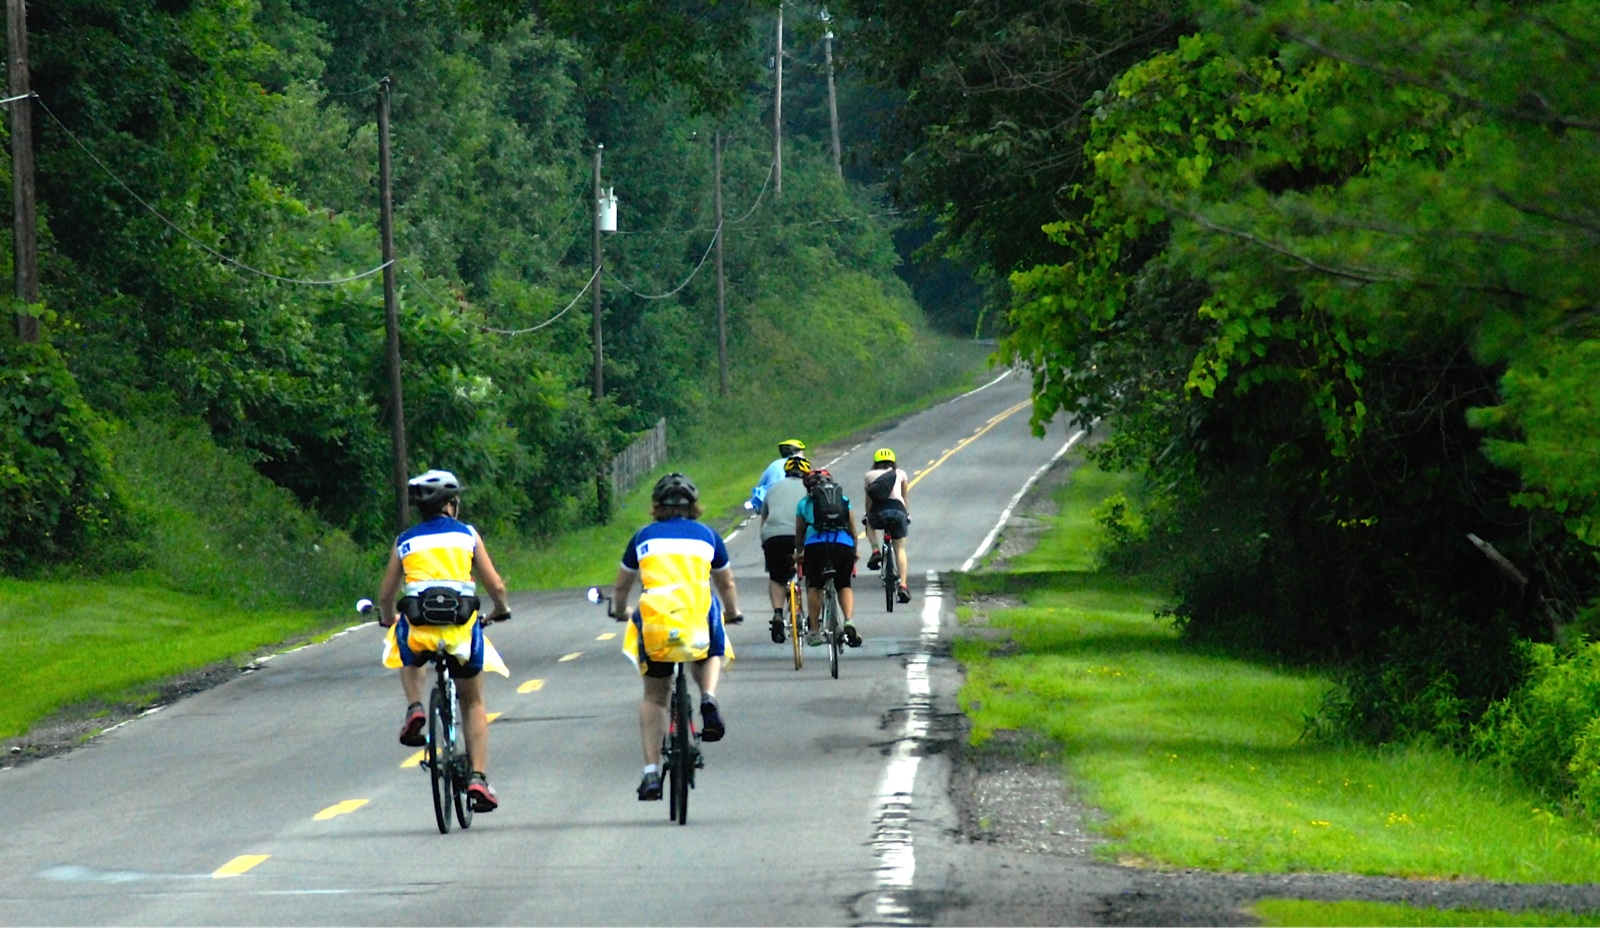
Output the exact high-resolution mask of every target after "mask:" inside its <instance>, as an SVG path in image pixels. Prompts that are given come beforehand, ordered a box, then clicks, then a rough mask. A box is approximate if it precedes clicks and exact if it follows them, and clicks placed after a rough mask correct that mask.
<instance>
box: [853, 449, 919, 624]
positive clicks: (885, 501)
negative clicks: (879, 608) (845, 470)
mask: <svg viewBox="0 0 1600 928" xmlns="http://www.w3.org/2000/svg"><path fill="white" fill-rule="evenodd" d="M863 485H864V487H865V489H866V491H867V515H866V517H865V518H863V519H862V520H861V523H862V524H863V525H864V526H866V529H867V545H868V547H870V548H871V550H872V556H871V557H870V558H868V559H867V569H868V570H877V569H878V568H879V567H881V566H883V555H882V554H880V553H879V551H878V530H879V529H882V530H883V533H884V534H885V535H887V536H889V541H890V543H891V544H893V545H894V559H895V563H896V564H897V565H898V566H899V568H900V590H899V592H898V594H897V595H896V596H895V598H896V599H898V600H899V601H900V602H903V603H909V602H911V588H910V587H908V586H906V578H907V577H909V576H910V574H908V573H906V535H908V534H910V532H911V511H910V509H908V508H907V506H906V496H907V494H909V493H910V492H911V486H910V482H909V481H908V480H906V472H905V471H903V470H901V469H900V468H899V467H898V466H896V463H895V459H894V449H892V448H879V449H878V450H877V451H874V452H873V453H872V469H871V470H869V471H867V475H866V477H865V478H864V480H863Z"/></svg>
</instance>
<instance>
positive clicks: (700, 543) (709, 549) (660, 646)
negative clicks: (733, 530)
mask: <svg viewBox="0 0 1600 928" xmlns="http://www.w3.org/2000/svg"><path fill="white" fill-rule="evenodd" d="M622 566H623V568H624V569H626V570H631V571H637V572H638V574H639V583H640V586H641V588H642V592H641V593H640V595H639V607H638V609H636V610H634V613H633V616H632V621H630V622H629V623H628V630H627V634H626V635H625V636H624V637H623V642H622V651H623V653H624V654H626V655H627V656H628V659H629V660H632V661H633V662H634V663H635V664H637V665H639V669H640V672H641V673H643V672H644V670H645V664H646V663H647V662H649V661H658V662H666V663H678V662H682V661H697V660H703V659H705V658H707V657H725V658H727V659H728V660H730V661H731V660H732V659H733V649H732V648H731V647H730V646H729V645H728V640H727V635H726V634H724V632H723V627H722V601H721V600H719V599H718V598H717V597H716V596H715V595H713V593H712V589H711V571H713V570H720V569H722V568H723V567H726V566H728V549H727V546H726V545H724V544H723V542H722V536H721V535H718V534H717V533H716V531H714V530H713V529H711V528H709V527H708V526H706V525H703V524H701V523H699V522H696V521H694V520H693V519H666V520H663V521H661V522H652V523H650V524H649V525H646V526H645V527H644V528H642V529H640V530H639V531H638V532H636V533H635V534H634V536H633V538H632V539H630V540H629V541H628V546H627V547H626V548H624V549H623V552H622Z"/></svg>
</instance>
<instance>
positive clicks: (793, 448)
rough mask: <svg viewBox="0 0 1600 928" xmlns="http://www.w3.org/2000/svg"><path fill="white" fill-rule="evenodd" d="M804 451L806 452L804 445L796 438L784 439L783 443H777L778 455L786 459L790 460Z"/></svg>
mask: <svg viewBox="0 0 1600 928" xmlns="http://www.w3.org/2000/svg"><path fill="white" fill-rule="evenodd" d="M804 450H806V443H805V442H803V441H801V440H800V439H798V438H785V439H784V440H783V441H780V442H778V454H780V455H782V456H784V457H786V458H792V457H794V456H795V455H797V454H799V453H800V452H802V451H804Z"/></svg>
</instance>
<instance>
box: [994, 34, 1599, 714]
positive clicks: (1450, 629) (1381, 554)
mask: <svg viewBox="0 0 1600 928" xmlns="http://www.w3.org/2000/svg"><path fill="white" fill-rule="evenodd" d="M1535 6H1537V7H1539V9H1538V10H1537V11H1534V10H1532V9H1530V8H1529V7H1527V6H1525V5H1517V6H1512V5H1504V6H1502V5H1495V4H1479V5H1472V6H1470V7H1468V6H1462V7H1459V8H1458V7H1454V6H1451V5H1442V6H1440V7H1437V8H1430V10H1429V11H1428V12H1427V13H1425V14H1424V13H1420V12H1417V11H1415V10H1412V9H1411V8H1409V7H1407V8H1404V9H1405V12H1404V15H1401V13H1400V11H1401V9H1402V7H1400V6H1399V5H1393V6H1391V5H1386V4H1363V5H1361V6H1359V7H1345V6H1339V7H1337V8H1335V7H1333V6H1329V5H1321V4H1303V5H1302V4H1292V3H1286V4H1281V5H1273V6H1271V7H1269V8H1268V10H1267V11H1266V12H1265V13H1263V12H1262V11H1261V10H1260V8H1258V7H1249V8H1246V12H1245V13H1242V14H1241V15H1240V17H1239V18H1231V17H1227V16H1219V17H1217V18H1216V19H1215V22H1214V25H1215V27H1216V28H1217V29H1218V30H1219V31H1218V32H1214V33H1209V34H1202V35H1199V36H1195V37H1192V38H1189V39H1186V40H1184V41H1183V42H1182V43H1181V44H1180V47H1179V49H1178V50H1177V51H1175V52H1171V53H1167V54H1162V55H1158V56H1156V57H1154V58H1152V59H1150V60H1149V61H1147V62H1144V63H1142V64H1140V65H1138V66H1136V67H1134V68H1131V69H1130V70H1129V71H1128V72H1127V73H1126V74H1125V75H1124V76H1122V77H1121V78H1120V79H1119V80H1118V81H1117V82H1116V84H1115V85H1114V86H1113V87H1112V88H1111V89H1110V90H1108V91H1107V93H1106V94H1105V95H1104V96H1103V97H1102V98H1101V101H1100V106H1099V108H1098V110H1097V113H1096V117H1095V123H1094V127H1093V130H1092V135H1091V138H1090V145H1089V154H1090V156H1091V157H1092V162H1093V164H1094V169H1095V172H1094V176H1093V179H1092V180H1091V181H1090V182H1088V183H1085V184H1083V185H1082V186H1081V187H1080V188H1078V189H1077V190H1076V191H1075V197H1076V200H1077V202H1078V203H1079V204H1080V205H1079V207H1078V213H1077V214H1076V215H1075V214H1073V213H1071V212H1069V213H1068V215H1069V216H1072V217H1073V218H1070V219H1068V220H1067V221H1064V222H1061V223H1057V224H1055V225H1052V226H1051V227H1050V232H1051V236H1052V238H1053V239H1054V240H1055V241H1056V242H1057V244H1059V245H1062V246H1064V249H1065V250H1064V253H1063V258H1062V259H1061V260H1060V262H1059V263H1057V262H1051V263H1048V264H1042V265H1040V266H1038V267H1036V268H1034V269H1032V270H1030V271H1028V272H1026V273H1023V274H1019V275H1017V276H1016V277H1014V279H1013V286H1014V287H1015V288H1016V290H1017V306H1016V308H1015V310H1014V311H1013V313H1012V321H1013V323H1014V324H1015V325H1016V327H1017V328H1016V331H1015V333H1014V334H1013V335H1012V336H1011V338H1010V339H1009V340H1008V341H1007V343H1006V345H1005V351H1006V352H1007V353H1008V354H1012V355H1014V356H1017V357H1020V358H1022V359H1024V360H1028V361H1030V362H1031V363H1032V364H1033V365H1034V369H1035V377H1036V384H1037V386H1038V392H1039V399H1038V406H1037V409H1036V415H1037V416H1038V417H1039V418H1041V419H1044V418H1048V417H1050V416H1051V415H1053V414H1054V413H1056V412H1057V411H1060V410H1069V411H1072V412H1075V413H1077V414H1078V415H1080V416H1085V417H1087V416H1098V415H1110V416H1112V417H1113V421H1114V422H1115V423H1116V426H1115V429H1116V431H1117V432H1118V433H1119V434H1117V435H1116V436H1115V437H1114V438H1113V440H1112V442H1111V443H1110V444H1109V445H1108V446H1107V452H1106V453H1107V455H1108V456H1109V457H1110V458H1111V459H1113V460H1118V461H1121V462H1123V463H1125V464H1130V465H1133V466H1136V467H1139V468H1141V469H1143V470H1145V471H1146V472H1147V473H1148V474H1149V475H1150V476H1151V477H1152V478H1153V479H1152V486H1154V487H1158V488H1160V491H1159V492H1158V493H1157V495H1156V496H1155V497H1154V499H1153V505H1154V506H1155V507H1156V517H1155V520H1154V521H1155V524H1156V525H1157V526H1158V528H1159V529H1160V530H1161V531H1160V534H1159V535H1158V541H1159V543H1160V544H1161V545H1164V546H1165V551H1166V557H1167V558H1169V559H1170V563H1171V564H1172V566H1173V567H1174V568H1175V574H1176V576H1177V577H1178V579H1179V581H1180V584H1179V588H1180V593H1181V596H1182V603H1181V604H1180V606H1179V614H1180V616H1182V617H1183V619H1184V620H1185V622H1186V623H1187V628H1188V629H1189V631H1190V632H1191V633H1194V634H1199V635H1210V636H1213V637H1226V638H1231V639H1233V640H1236V641H1250V642H1258V643H1265V644H1267V645H1268V646H1270V647H1274V648H1276V649H1280V650H1286V651H1291V652H1294V653H1299V654H1307V655H1314V656H1319V657H1326V656H1328V655H1330V654H1343V655H1347V656H1354V657H1358V658H1365V659H1372V660H1377V661H1380V662H1383V663H1384V665H1385V667H1386V669H1385V670H1383V671H1382V672H1380V673H1378V674H1375V675H1374V676H1373V677H1372V678H1370V679H1372V680H1376V681H1380V682H1379V683H1378V685H1376V686H1370V685H1366V684H1363V686H1365V689H1364V690H1360V692H1359V694H1358V695H1359V698H1358V699H1357V700H1355V702H1354V703H1353V704H1352V705H1351V706H1350V707H1349V712H1350V716H1351V720H1352V721H1355V722H1358V723H1360V724H1362V725H1365V726H1367V727H1368V728H1369V733H1373V734H1376V735H1378V736H1386V735H1393V734H1395V733H1397V732H1404V731H1407V730H1413V731H1414V730H1419V729H1428V728H1438V729H1441V730H1446V731H1455V732H1457V733H1460V732H1461V731H1462V724H1463V723H1462V719H1463V716H1462V715H1461V713H1469V714H1470V712H1471V710H1472V708H1473V707H1474V706H1477V707H1481V706H1482V705H1483V704H1484V702H1485V701H1486V700H1487V699H1489V698H1491V697H1494V696H1497V695H1500V694H1502V693H1503V692H1505V690H1506V688H1507V687H1509V686H1510V684H1511V682H1512V680H1513V679H1514V677H1515V667H1514V663H1515V662H1514V660H1513V658H1512V647H1511V643H1512V641H1513V640H1514V638H1516V637H1519V636H1524V637H1525V636H1535V637H1547V636H1549V635H1550V634H1551V633H1552V628H1553V626H1552V621H1554V622H1556V623H1559V622H1562V621H1566V620H1570V619H1572V618H1573V617H1574V616H1575V615H1576V614H1577V613H1578V611H1579V610H1580V609H1581V608H1582V606H1583V604H1584V603H1585V602H1586V601H1588V600H1589V598H1590V597H1592V596H1593V595H1594V592H1595V589H1596V581H1595V576H1594V570H1593V564H1594V560H1593V557H1592V552H1591V553H1589V554H1586V553H1585V551H1584V547H1583V545H1584V544H1585V543H1591V544H1592V542H1591V541H1590V536H1589V534H1588V533H1589V532H1590V531H1591V526H1592V523H1591V522H1590V521H1589V518H1590V513H1591V511H1592V510H1591V509H1589V508H1588V507H1591V506H1592V505H1593V502H1592V500H1593V497H1592V496H1590V497H1589V499H1588V500H1587V501H1586V500H1585V499H1584V496H1583V494H1584V491H1585V490H1586V489H1591V490H1592V484H1586V483H1585V482H1584V481H1585V480H1592V474H1593V472H1594V469H1593V467H1592V466H1586V465H1585V464H1584V463H1583V461H1584V459H1585V457H1586V456H1588V455H1590V454H1591V453H1592V449H1593V448H1594V447H1595V446H1594V443H1593V442H1592V440H1590V439H1589V438H1588V436H1587V435H1586V434H1585V433H1586V432H1591V433H1592V431H1593V428H1594V426H1595V423H1594V421H1593V419H1592V418H1588V419H1586V417H1585V415H1584V412H1583V410H1584V409H1586V408H1590V407H1589V404H1588V403H1587V401H1585V400H1583V399H1576V402H1572V401H1568V402H1557V401H1555V398H1556V397H1557V396H1558V395H1560V392H1561V391H1563V390H1571V391H1573V392H1572V393H1571V394H1569V395H1570V396H1571V397H1574V398H1577V397H1592V396H1595V395H1597V394H1600V383H1596V382H1595V381H1593V380H1591V379H1589V377H1590V375H1591V372H1592V370H1593V368H1592V365H1590V364H1586V363H1585V361H1584V359H1586V358H1587V357H1588V356H1589V354H1590V352H1589V350H1588V346H1589V345H1590V344H1592V339H1593V334H1594V333H1593V328H1592V327H1593V321H1592V319H1593V317H1592V313H1591V312H1590V311H1589V310H1588V308H1587V307H1590V306H1593V305H1594V299H1593V296H1592V295H1591V293H1590V290H1591V288H1592V286H1593V283H1592V279H1593V275H1592V274H1590V273H1588V268H1589V267H1590V266H1591V265H1592V264H1593V260H1594V259H1593V254H1592V249H1593V244H1594V242H1593V235H1592V232H1591V231H1589V230H1588V229H1586V228H1585V227H1584V225H1583V223H1582V222H1581V221H1574V220H1576V219H1578V217H1581V216H1583V215H1587V214H1588V213H1589V212H1590V211H1591V209H1592V207H1590V206H1588V205H1587V203H1588V201H1589V200H1591V199H1592V196H1593V195H1592V192H1591V189H1592V183H1591V181H1590V179H1589V178H1588V177H1587V175H1586V174H1585V173H1584V170H1586V169H1576V168H1573V169H1568V168H1566V167H1563V166H1565V165H1575V164H1578V163H1583V164H1588V163H1589V162H1590V161H1592V157H1591V156H1592V148H1593V145H1594V136H1593V133H1592V132H1586V131H1584V130H1582V128H1581V126H1582V125H1583V124H1584V123H1585V122H1586V121H1587V120H1589V119H1591V117H1589V116H1586V115H1585V114H1586V113H1587V112H1588V109H1591V108H1592V107H1587V104H1586V102H1585V101H1584V99H1583V94H1582V92H1581V91H1579V90H1577V89H1576V86H1577V84H1578V83H1582V81H1584V80H1586V78H1582V77H1578V76H1576V75H1579V74H1581V73H1582V72H1581V69H1573V68H1570V67H1568V68H1562V67H1557V66H1554V65H1553V61H1554V60H1556V59H1559V58H1560V55H1559V54H1556V53H1555V52H1553V51H1552V49H1562V48H1564V49H1566V50H1567V52H1568V53H1569V54H1570V55H1571V56H1572V57H1573V58H1578V57H1579V56H1580V55H1579V50H1581V49H1585V48H1588V47H1590V45H1589V43H1591V42H1592V41H1593V40H1594V38H1595V36H1594V35H1593V29H1594V22H1595V21H1596V20H1595V19H1594V17H1592V16H1590V15H1588V13H1589V12H1592V10H1591V9H1590V8H1592V4H1538V5H1535ZM1469 62H1470V64H1468V63H1469ZM1536 75H1537V76H1538V80H1535V76H1536ZM1513 87H1515V88H1517V89H1516V91H1515V92H1514V93H1513V92H1512V91H1511V88H1513ZM1529 94H1531V95H1532V96H1528V95H1529ZM1533 99H1539V100H1545V101H1547V102H1548V105H1549V107H1551V109H1550V110H1549V111H1545V110H1544V109H1543V107H1544V106H1545V104H1539V105H1538V106H1537V107H1534V108H1532V109H1529V106H1530V104H1529V103H1528V101H1529V100H1533ZM1553 112H1558V113H1560V114H1562V116H1561V118H1560V119H1554V118H1551V117H1550V113H1553ZM1078 216H1081V218H1078ZM1469 422H1470V423H1478V424H1482V425H1488V426H1491V427H1492V428H1493V429H1494V430H1495V431H1494V433H1493V434H1494V436H1495V437H1494V439H1493V440H1491V441H1490V442H1489V443H1488V444H1487V446H1485V445H1484V443H1483V438H1484V436H1483V435H1482V434H1481V433H1474V432H1473V431H1472V430H1471V429H1470V428H1469ZM1486 452H1487V453H1486ZM1579 475H1582V476H1579ZM1517 507H1521V508H1520V510H1519V509H1518V508H1517ZM1469 533H1471V534H1473V535H1476V536H1481V537H1482V538H1484V539H1487V540H1488V541H1489V542H1490V543H1492V544H1494V545H1495V546H1496V547H1497V548H1498V549H1499V551H1500V552H1501V553H1503V554H1504V555H1507V556H1508V557H1509V558H1510V559H1511V561H1512V562H1514V563H1516V564H1520V565H1521V571H1522V572H1523V573H1524V575H1525V576H1527V577H1529V578H1530V579H1529V580H1528V582H1527V583H1521V582H1517V581H1516V580H1514V579H1513V578H1512V574H1511V572H1509V571H1507V572H1502V571H1499V570H1497V569H1495V567H1494V566H1493V562H1491V561H1489V560H1486V559H1485V558H1484V556H1483V554H1482V553H1480V551H1479V550H1478V549H1477V548H1475V547H1474V546H1473V545H1472V544H1470V543H1469V542H1468V535H1469ZM1440 680H1443V681H1447V682H1446V683H1445V687H1446V689H1447V690H1450V689H1458V690H1459V693H1460V695H1462V696H1464V697H1466V702H1464V703H1462V702H1451V701H1449V700H1446V701H1442V702H1434V703H1432V704H1431V705H1429V706H1423V705H1421V702H1419V694H1421V693H1424V692H1428V691H1430V687H1432V686H1433V685H1434V684H1435V683H1436V681H1440ZM1445 716H1449V717H1445Z"/></svg>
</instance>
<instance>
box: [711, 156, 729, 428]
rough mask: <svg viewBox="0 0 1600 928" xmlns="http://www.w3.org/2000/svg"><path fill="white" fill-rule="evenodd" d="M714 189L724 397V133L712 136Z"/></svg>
mask: <svg viewBox="0 0 1600 928" xmlns="http://www.w3.org/2000/svg"><path fill="white" fill-rule="evenodd" d="M712 152H713V154H712V157H711V165H712V167H711V172H712V175H713V178H712V189H714V190H715V191H716V194H715V203H716V209H717V238H716V242H717V378H718V380H717V382H718V383H719V384H720V385H721V388H722V395H723V396H727V395H728V303H727V284H726V282H725V278H724V277H723V274H722V133H721V132H720V131H718V132H717V133H716V134H715V135H714V136H712Z"/></svg>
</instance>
